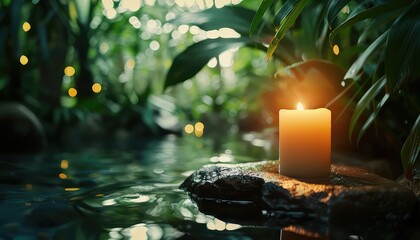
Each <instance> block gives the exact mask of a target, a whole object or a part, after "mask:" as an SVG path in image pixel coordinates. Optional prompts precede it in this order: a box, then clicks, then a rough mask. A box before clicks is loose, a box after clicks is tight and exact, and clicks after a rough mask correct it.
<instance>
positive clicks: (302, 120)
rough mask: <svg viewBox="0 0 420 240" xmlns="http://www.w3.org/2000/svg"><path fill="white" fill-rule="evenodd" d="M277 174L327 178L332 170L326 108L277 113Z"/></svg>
mask: <svg viewBox="0 0 420 240" xmlns="http://www.w3.org/2000/svg"><path fill="white" fill-rule="evenodd" d="M279 144H280V145H279V149H280V174H282V175H286V176H289V177H328V176H329V175H330V171H331V170H330V168H331V111H330V110H328V109H326V108H319V109H306V110H305V109H304V108H303V105H302V104H300V103H299V104H298V107H297V110H287V109H281V110H280V111H279Z"/></svg>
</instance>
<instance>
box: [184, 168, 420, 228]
mask: <svg viewBox="0 0 420 240" xmlns="http://www.w3.org/2000/svg"><path fill="white" fill-rule="evenodd" d="M180 188H181V189H183V190H185V191H186V192H188V193H189V194H190V196H191V197H192V199H193V200H195V201H196V202H197V205H198V207H199V209H200V210H201V211H202V212H204V213H207V214H212V215H215V216H216V217H220V216H221V217H223V218H224V219H226V218H227V219H232V218H236V216H235V215H238V216H239V220H238V219H237V222H238V221H239V223H249V222H250V221H251V222H253V224H255V220H256V219H257V221H260V222H261V223H262V224H264V225H273V226H288V225H290V223H291V222H299V223H300V225H302V223H303V225H305V224H306V225H305V229H306V230H305V231H308V230H309V232H310V231H312V230H314V231H315V232H320V231H321V232H323V231H326V230H327V228H328V227H326V226H327V225H328V224H327V225H325V224H323V225H322V226H323V228H324V229H320V225H319V224H314V221H315V222H318V223H319V222H320V221H321V222H324V223H332V224H334V225H335V226H338V225H339V226H346V224H349V223H354V222H357V223H360V224H361V225H363V224H365V223H366V224H379V225H381V224H382V223H384V222H385V223H387V224H388V225H389V226H394V225H395V224H396V223H399V222H412V221H414V220H415V219H416V217H417V215H418V213H419V212H418V209H419V208H418V207H419V204H418V200H417V199H416V197H415V195H414V194H413V192H412V191H411V190H409V189H408V188H405V187H403V186H402V185H400V184H397V183H395V182H394V181H391V180H389V179H386V178H383V177H380V176H378V175H376V174H373V173H369V172H368V171H367V170H365V169H362V168H357V167H349V166H344V165H334V164H333V165H332V167H331V175H330V177H329V178H308V179H305V178H290V177H287V176H283V175H280V174H278V161H262V162H258V163H246V164H237V165H227V164H219V165H207V166H204V167H202V168H201V169H198V170H196V171H195V172H194V173H193V174H191V175H190V176H189V177H188V178H187V179H185V181H184V182H183V183H182V184H181V186H180Z"/></svg>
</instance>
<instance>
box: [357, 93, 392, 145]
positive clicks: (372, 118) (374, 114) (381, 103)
mask: <svg viewBox="0 0 420 240" xmlns="http://www.w3.org/2000/svg"><path fill="white" fill-rule="evenodd" d="M388 98H389V94H388V93H385V95H384V96H383V97H382V99H381V101H379V103H378V104H377V105H376V107H375V108H374V109H373V112H372V113H371V114H370V116H369V117H368V118H367V119H366V121H365V123H364V124H363V126H362V128H360V131H359V136H357V144H359V141H360V139H361V138H362V136H363V134H365V132H366V130H367V129H368V128H369V127H370V125H372V123H373V121H375V119H376V117H377V116H378V114H379V111H380V110H381V108H382V107H383V106H384V105H385V103H386V101H387V100H388Z"/></svg>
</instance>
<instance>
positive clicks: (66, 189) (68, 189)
mask: <svg viewBox="0 0 420 240" xmlns="http://www.w3.org/2000/svg"><path fill="white" fill-rule="evenodd" d="M64 190H65V191H67V192H73V191H77V190H80V188H76V187H69V188H64Z"/></svg>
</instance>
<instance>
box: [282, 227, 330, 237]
mask: <svg viewBox="0 0 420 240" xmlns="http://www.w3.org/2000/svg"><path fill="white" fill-rule="evenodd" d="M296 239H299V240H329V239H330V237H329V236H327V233H326V232H325V235H323V234H321V233H318V232H312V231H309V230H306V229H305V228H302V227H299V226H288V227H285V228H283V229H281V230H280V240H296Z"/></svg>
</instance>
